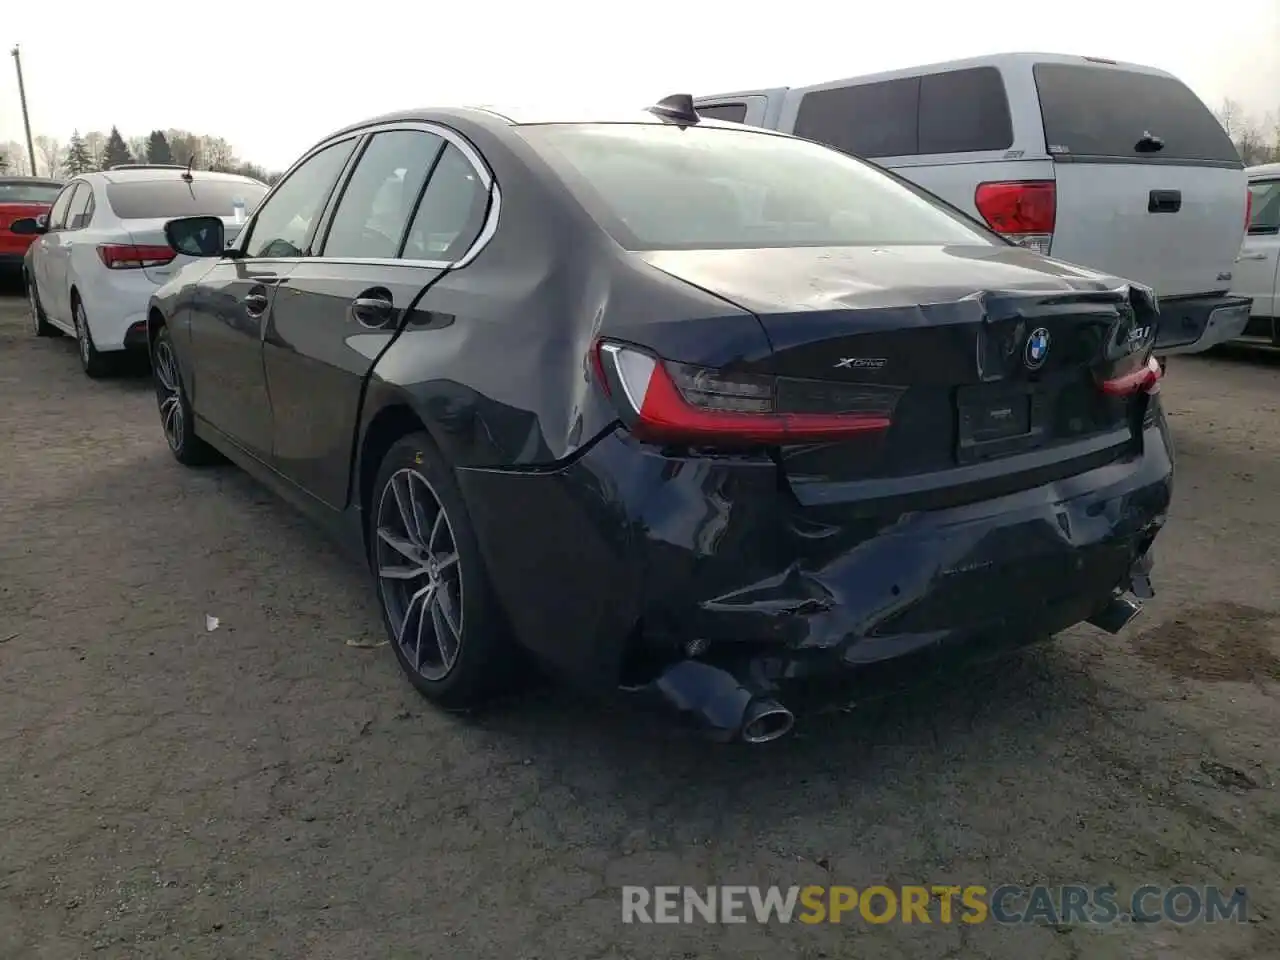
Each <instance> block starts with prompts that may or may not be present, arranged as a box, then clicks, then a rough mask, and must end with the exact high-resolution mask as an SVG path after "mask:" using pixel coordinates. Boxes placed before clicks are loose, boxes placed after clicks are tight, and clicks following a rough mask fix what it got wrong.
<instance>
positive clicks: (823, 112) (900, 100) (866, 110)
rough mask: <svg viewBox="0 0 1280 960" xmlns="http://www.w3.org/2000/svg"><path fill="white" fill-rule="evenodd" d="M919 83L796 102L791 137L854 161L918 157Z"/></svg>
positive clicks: (850, 89)
mask: <svg viewBox="0 0 1280 960" xmlns="http://www.w3.org/2000/svg"><path fill="white" fill-rule="evenodd" d="M919 115H920V78H919V77H904V78H902V79H900V80H885V81H882V82H880V83H859V84H854V85H852V86H847V87H832V88H831V89H829V90H814V91H812V92H810V93H806V94H805V95H804V96H803V97H802V98H801V100H800V109H799V111H798V112H797V114H796V126H795V133H796V135H797V136H800V137H804V138H806V139H808V140H817V141H818V142H820V143H826V144H830V145H831V146H833V147H835V148H836V149H837V150H843V151H845V152H846V153H853V154H856V155H858V156H860V157H904V156H912V155H914V154H916V153H918V152H919Z"/></svg>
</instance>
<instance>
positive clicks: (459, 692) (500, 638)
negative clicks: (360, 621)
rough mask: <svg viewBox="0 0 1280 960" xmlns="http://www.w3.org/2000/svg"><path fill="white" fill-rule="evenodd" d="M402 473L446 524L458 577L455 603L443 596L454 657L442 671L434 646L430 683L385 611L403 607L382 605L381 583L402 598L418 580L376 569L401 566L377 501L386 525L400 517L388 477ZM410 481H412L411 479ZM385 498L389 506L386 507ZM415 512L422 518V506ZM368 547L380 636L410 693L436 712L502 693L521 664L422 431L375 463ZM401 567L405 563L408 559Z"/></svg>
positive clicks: (440, 463) (410, 622)
mask: <svg viewBox="0 0 1280 960" xmlns="http://www.w3.org/2000/svg"><path fill="white" fill-rule="evenodd" d="M406 471H411V472H412V473H413V474H416V475H417V476H418V477H419V478H420V479H421V480H422V481H423V482H424V483H425V485H426V486H425V488H423V487H417V488H416V489H418V491H419V494H421V493H424V492H425V493H429V494H431V495H432V496H434V498H435V501H436V503H437V504H438V505H439V506H440V507H441V508H442V509H443V511H444V516H445V519H446V521H447V523H446V525H445V527H444V528H443V529H445V530H446V531H447V534H448V536H449V537H450V539H451V540H452V547H453V551H452V552H454V553H456V556H457V568H458V571H460V576H461V580H460V583H461V586H460V587H459V588H458V591H457V593H458V594H459V595H460V602H458V599H456V598H455V597H454V594H453V591H449V592H448V593H446V596H449V597H450V599H449V607H450V608H453V609H454V617H455V619H456V617H457V608H458V607H460V608H461V620H460V622H459V624H458V629H457V630H456V631H451V633H450V634H449V635H451V636H453V637H456V640H457V643H456V654H455V659H454V660H453V661H452V663H451V665H447V666H446V665H445V664H444V660H443V649H444V648H443V646H440V647H438V649H437V650H436V651H435V652H439V653H441V655H442V656H441V660H440V663H439V664H437V665H434V667H433V669H435V670H440V669H443V670H444V671H445V672H444V674H443V676H437V677H429V676H426V675H424V671H423V669H422V668H420V667H419V665H418V664H416V663H415V662H414V660H413V659H411V656H410V654H411V651H409V650H407V649H406V646H405V645H404V644H402V643H401V642H400V638H399V636H398V631H397V625H396V624H395V623H394V622H393V609H392V608H393V607H399V606H404V604H401V603H396V602H395V600H390V601H389V596H390V595H391V593H392V592H393V591H394V590H395V589H397V588H396V587H390V586H388V584H397V585H398V584H400V583H402V582H403V584H404V586H403V588H402V589H403V590H404V592H406V593H407V592H409V591H414V590H416V591H417V592H418V593H421V592H422V590H421V587H419V586H418V585H419V584H421V583H423V582H424V581H421V580H418V581H415V580H404V581H398V580H397V581H387V580H384V579H383V578H382V577H381V576H380V570H382V569H384V564H395V563H396V561H400V560H404V556H403V555H402V554H400V553H399V552H397V551H396V550H394V549H392V548H391V547H389V546H388V545H387V543H386V542H385V541H384V540H383V538H382V537H380V536H379V533H378V530H379V525H380V520H382V519H383V510H382V508H383V505H384V503H385V504H386V506H387V509H388V510H389V511H397V512H396V513H393V514H392V522H393V523H394V522H395V520H396V519H402V518H403V513H402V512H398V507H397V505H396V502H395V500H394V498H395V495H396V491H395V490H393V489H391V488H390V485H391V482H392V480H393V479H396V480H397V482H398V483H401V484H403V483H404V482H405V480H406V473H405V472H406ZM410 479H411V478H410ZM411 482H414V483H416V482H417V481H416V480H412V479H411ZM401 489H403V487H402V488H401ZM386 498H392V500H390V501H388V500H387V499H386ZM419 502H420V503H423V502H425V499H420V500H419ZM423 510H424V514H425V511H426V507H423ZM414 512H415V516H417V515H419V514H418V513H417V511H416V510H415V511H414ZM421 525H422V524H419V526H421ZM389 529H390V528H389ZM420 539H421V540H424V541H426V540H429V537H428V536H427V535H426V534H422V535H420ZM369 545H370V546H369V562H370V567H371V572H372V574H373V578H374V587H375V589H376V590H377V594H378V607H379V609H380V610H381V612H382V622H383V625H384V626H385V628H386V630H387V638H388V640H389V642H390V646H391V649H392V650H393V651H395V655H396V660H397V661H398V662H399V664H400V668H401V669H402V670H403V671H404V672H405V675H406V676H407V677H408V678H409V682H410V683H412V684H413V686H414V687H415V688H416V689H417V690H418V692H419V693H421V694H422V695H423V696H425V697H426V698H427V699H429V700H431V701H432V702H433V703H435V704H437V705H438V706H440V707H443V708H444V709H447V710H467V709H471V708H473V707H476V706H479V705H480V704H482V703H483V702H485V701H486V700H488V699H490V698H491V697H493V696H495V695H496V694H499V693H502V692H506V691H508V690H509V689H510V688H511V687H512V685H513V682H514V680H515V678H516V677H517V675H518V671H519V668H518V666H517V664H518V663H520V662H522V658H521V657H520V656H519V653H518V651H517V650H516V649H515V646H514V644H513V643H512V641H511V637H510V632H509V629H508V627H507V623H506V619H505V617H504V616H503V615H502V612H501V608H500V605H499V603H498V599H497V597H496V596H495V595H494V591H493V587H492V585H491V583H490V581H489V575H488V571H487V570H486V569H485V564H484V559H483V557H482V556H481V553H480V547H479V544H478V543H477V541H476V535H475V529H474V527H472V525H471V519H470V517H469V516H468V515H467V509H466V505H465V504H464V503H463V500H462V494H461V492H460V491H459V489H458V484H457V481H456V480H455V479H454V475H453V470H452V469H451V468H450V467H449V465H448V464H447V463H446V462H445V461H444V459H443V457H441V455H440V453H439V451H438V450H437V449H436V446H435V444H434V443H433V442H432V440H431V438H430V437H429V436H427V435H426V434H425V433H413V434H410V435H408V436H406V437H404V438H402V439H401V440H399V441H398V442H397V443H396V444H395V445H394V446H392V447H391V449H390V450H388V451H387V454H386V456H385V457H383V460H382V466H381V467H380V468H379V470H378V477H377V480H376V481H375V482H374V486H373V497H372V501H371V503H370V508H369ZM405 563H406V564H410V563H412V561H405ZM434 575H435V574H432V576H434ZM441 576H444V574H443V573H442V574H441ZM442 582H443V581H442ZM441 590H442V591H444V588H443V587H441ZM398 612H399V611H398V610H396V613H398ZM442 615H443V614H442ZM416 622H417V621H416V619H415V618H413V617H406V618H405V624H406V633H412V632H415V629H414V625H415V623H416ZM435 629H440V625H439V623H438V622H435ZM433 632H434V631H433ZM422 642H424V643H425V642H426V641H425V640H423V641H422ZM431 643H433V644H434V643H435V641H434V640H432V641H431Z"/></svg>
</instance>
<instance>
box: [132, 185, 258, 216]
mask: <svg viewBox="0 0 1280 960" xmlns="http://www.w3.org/2000/svg"><path fill="white" fill-rule="evenodd" d="M266 192H267V188H266V187H265V186H263V185H262V184H260V183H249V182H248V181H245V180H199V179H196V180H193V181H192V182H191V183H187V182H186V181H185V180H182V179H180V178H175V179H173V180H134V181H130V182H128V183H110V184H107V202H108V203H109V204H111V209H112V210H113V211H114V212H115V215H116V216H117V217H119V218H120V219H121V220H150V219H153V218H157V217H229V216H231V215H232V214H233V213H234V212H235V206H236V202H237V201H243V202H244V208H245V212H246V213H249V212H250V211H252V210H253V209H254V207H256V206H257V205H258V201H260V200H261V199H262V198H263V196H264V195H265V194H266Z"/></svg>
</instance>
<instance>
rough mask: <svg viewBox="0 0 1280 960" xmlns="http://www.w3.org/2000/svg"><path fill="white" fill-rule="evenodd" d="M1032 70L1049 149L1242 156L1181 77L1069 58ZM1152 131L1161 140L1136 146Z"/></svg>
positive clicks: (1215, 158) (1227, 159)
mask: <svg viewBox="0 0 1280 960" xmlns="http://www.w3.org/2000/svg"><path fill="white" fill-rule="evenodd" d="M1034 71H1035V79H1036V89H1037V91H1038V92H1039V94H1040V112H1041V113H1042V114H1043V116H1044V139H1045V146H1046V147H1047V148H1048V150H1049V152H1050V153H1051V154H1055V155H1066V156H1076V157H1141V158H1143V159H1150V160H1155V161H1157V162H1158V161H1161V160H1165V161H1167V160H1198V161H1202V162H1203V161H1210V162H1215V163H1232V164H1238V163H1240V155H1239V154H1238V153H1236V148H1235V146H1234V145H1233V144H1232V143H1231V138H1230V137H1228V136H1227V133H1226V131H1225V130H1223V129H1222V125H1221V124H1220V123H1218V121H1217V119H1216V118H1215V117H1214V115H1213V114H1212V113H1210V112H1209V108H1208V107H1206V106H1205V105H1204V103H1203V102H1202V101H1201V100H1200V98H1199V97H1197V96H1196V95H1195V94H1194V93H1192V92H1191V89H1190V88H1189V87H1188V86H1187V85H1186V84H1184V83H1182V82H1181V81H1180V80H1175V79H1174V78H1173V77H1164V76H1160V75H1158V74H1152V73H1140V72H1138V71H1134V70H1122V69H1116V68H1114V67H1102V66H1083V65H1078V64H1070V63H1037V64H1036V65H1035V67H1034ZM1147 134H1150V135H1151V136H1153V137H1159V138H1160V139H1161V140H1163V141H1164V147H1163V148H1162V149H1159V150H1151V151H1142V150H1139V149H1137V146H1138V142H1139V141H1140V140H1142V138H1143V137H1144V136H1146V135H1147Z"/></svg>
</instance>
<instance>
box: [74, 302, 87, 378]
mask: <svg viewBox="0 0 1280 960" xmlns="http://www.w3.org/2000/svg"><path fill="white" fill-rule="evenodd" d="M76 342H77V343H78V344H79V345H80V360H81V362H83V363H84V365H85V366H86V367H87V366H89V360H90V357H89V324H88V323H87V322H86V321H85V318H84V304H82V303H81V302H80V301H79V300H77V301H76Z"/></svg>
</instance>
